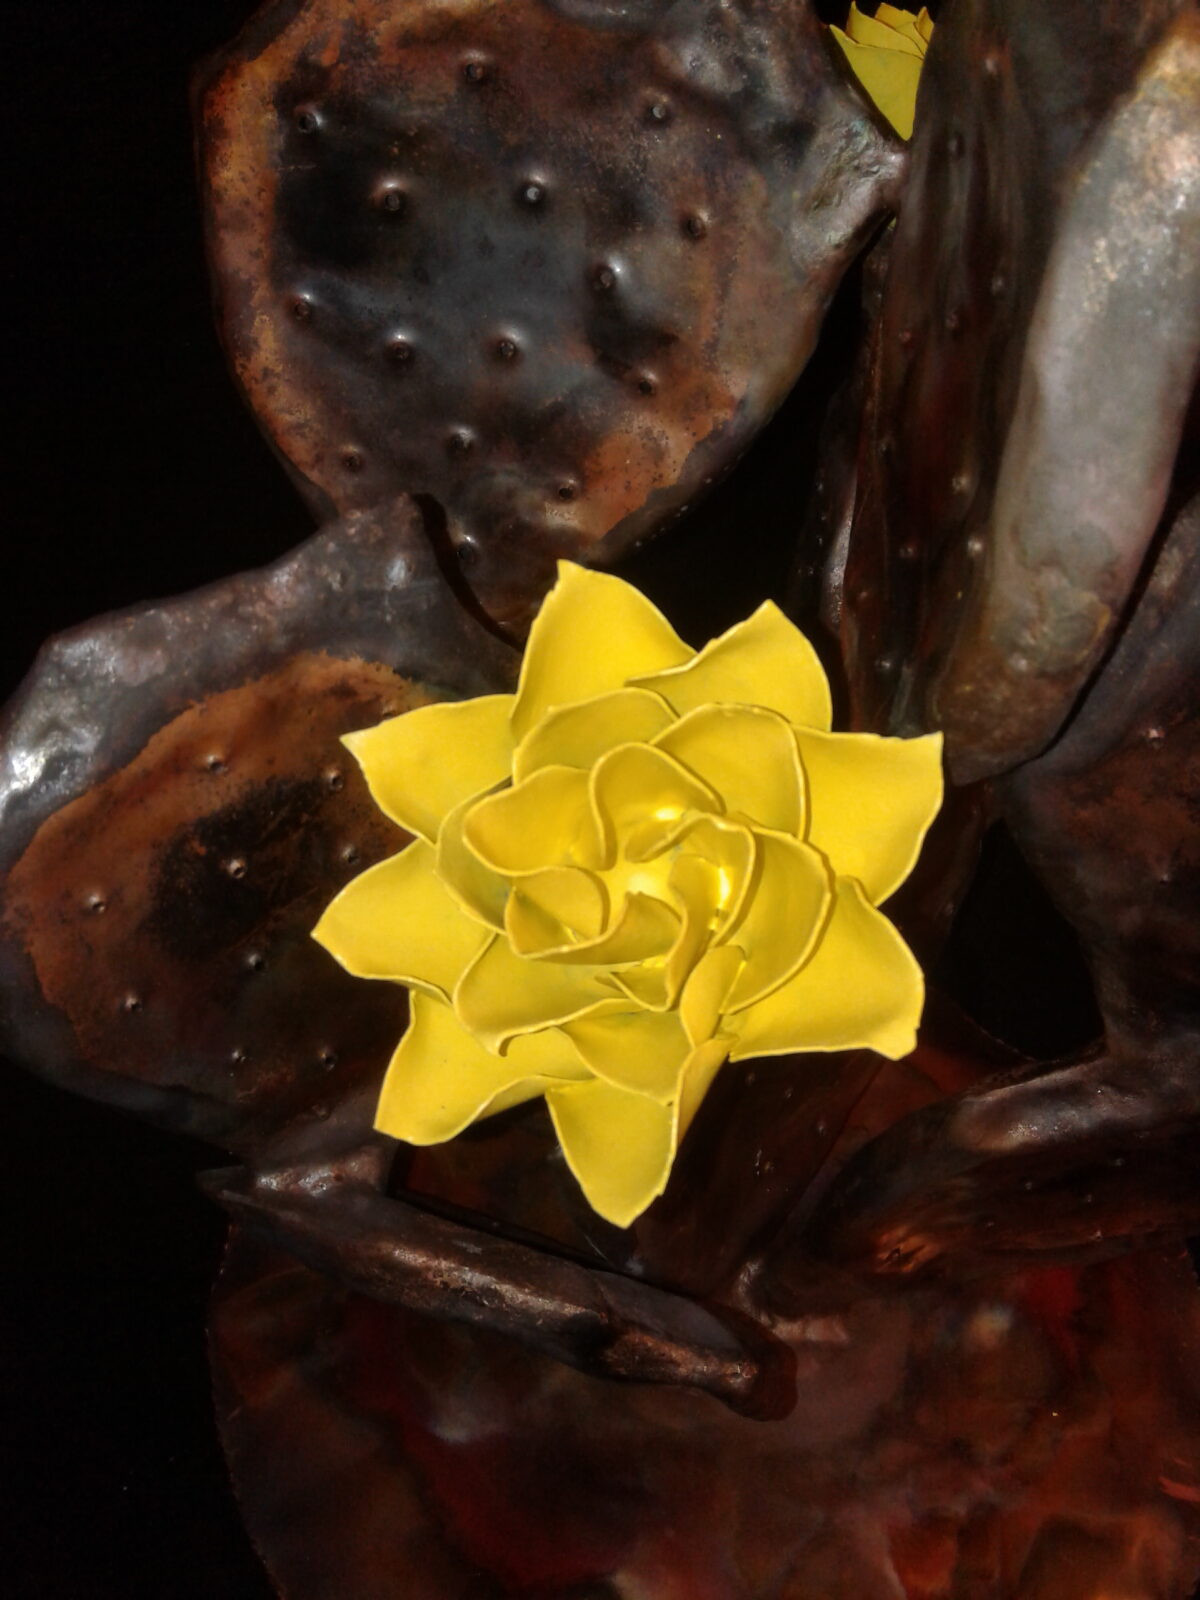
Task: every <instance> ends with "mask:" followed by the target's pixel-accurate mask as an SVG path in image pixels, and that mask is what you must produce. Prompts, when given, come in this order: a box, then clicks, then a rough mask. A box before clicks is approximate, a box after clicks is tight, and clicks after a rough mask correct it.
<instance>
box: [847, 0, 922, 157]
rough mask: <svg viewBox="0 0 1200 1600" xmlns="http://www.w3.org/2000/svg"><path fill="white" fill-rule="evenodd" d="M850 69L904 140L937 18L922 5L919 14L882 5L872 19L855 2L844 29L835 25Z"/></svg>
mask: <svg viewBox="0 0 1200 1600" xmlns="http://www.w3.org/2000/svg"><path fill="white" fill-rule="evenodd" d="M830 32H831V33H832V34H833V37H834V38H835V39H836V40H837V42H838V44H839V45H840V46H841V48H842V51H843V53H844V54H845V57H846V60H847V61H848V62H849V63H850V70H851V71H852V72H853V73H854V76H855V77H856V78H857V79H858V81H859V82H860V83H861V84H862V86H863V88H864V89H865V90H866V92H867V93H868V94H869V95H870V97H871V99H872V101H873V102H874V103H875V105H876V106H878V107H879V109H880V111H882V112H883V115H884V116H885V117H886V118H887V120H888V121H889V122H890V123H891V125H892V127H893V128H895V130H896V132H897V133H898V134H899V135H900V137H901V138H902V139H911V138H912V131H913V116H914V114H915V112H916V106H917V84H918V83H919V82H920V79H921V68H922V66H923V65H924V62H925V51H926V50H927V49H928V47H929V41H930V39H931V38H932V37H933V22H932V20H931V19H930V16H929V12H928V11H927V10H926V9H925V7H924V6H922V7H921V9H920V11H919V12H918V13H917V15H916V16H913V14H912V12H911V11H902V10H900V8H899V7H898V6H890V5H886V4H881V5H880V6H879V7H878V9H877V10H876V12H875V15H874V16H873V17H869V16H867V15H866V13H865V12H863V11H860V10H859V9H858V7H857V5H854V4H853V3H852V4H851V6H850V15H849V17H847V19H846V31H845V32H844V33H843V32H842V30H841V28H831V29H830Z"/></svg>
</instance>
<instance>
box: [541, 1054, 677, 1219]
mask: <svg viewBox="0 0 1200 1600" xmlns="http://www.w3.org/2000/svg"><path fill="white" fill-rule="evenodd" d="M546 1104H547V1105H548V1106H549V1107H550V1115H551V1117H552V1118H553V1119H554V1128H555V1131H556V1133H557V1134H558V1140H559V1143H560V1144H561V1145H562V1150H563V1155H564V1156H565V1157H566V1160H567V1165H568V1166H569V1167H570V1169H571V1171H572V1172H573V1173H574V1174H575V1177H576V1178H577V1179H578V1182H579V1186H580V1188H581V1189H582V1190H583V1192H584V1194H585V1195H586V1196H587V1199H588V1204H589V1205H590V1206H591V1207H592V1210H593V1211H598V1212H599V1213H600V1215H601V1216H602V1217H605V1218H607V1220H608V1221H609V1222H612V1223H615V1225H616V1226H617V1227H618V1228H627V1227H628V1226H629V1224H630V1223H631V1222H632V1221H633V1220H634V1218H635V1217H637V1216H640V1215H641V1213H642V1212H643V1211H644V1210H645V1209H646V1207H647V1206H648V1205H649V1204H650V1202H651V1201H652V1200H654V1199H656V1198H657V1196H658V1195H660V1194H661V1193H662V1192H663V1190H664V1189H665V1188H666V1186H667V1179H668V1178H669V1177H670V1175H671V1164H672V1162H673V1161H674V1159H675V1150H676V1146H677V1144H678V1137H677V1111H676V1106H675V1105H674V1104H673V1103H671V1104H667V1105H661V1104H659V1102H658V1101H656V1100H651V1099H649V1098H648V1097H647V1096H646V1095H641V1094H630V1093H628V1092H627V1091H626V1090H624V1089H618V1088H615V1087H614V1086H613V1085H612V1084H610V1083H604V1082H602V1081H600V1080H599V1079H597V1080H595V1081H594V1082H592V1083H580V1084H572V1085H571V1086H570V1087H567V1088H561V1089H560V1088H551V1089H548V1090H547V1091H546Z"/></svg>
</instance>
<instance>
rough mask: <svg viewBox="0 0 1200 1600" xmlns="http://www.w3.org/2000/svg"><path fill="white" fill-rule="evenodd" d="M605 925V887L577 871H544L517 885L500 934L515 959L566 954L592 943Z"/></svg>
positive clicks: (587, 874) (509, 902) (534, 873)
mask: <svg viewBox="0 0 1200 1600" xmlns="http://www.w3.org/2000/svg"><path fill="white" fill-rule="evenodd" d="M607 921H608V895H607V894H606V893H605V891H604V885H603V884H602V883H601V882H600V880H599V879H598V878H596V877H593V875H592V874H591V873H590V872H584V871H583V870H582V869H581V868H579V867H547V868H546V869H545V871H543V872H531V873H530V874H529V875H528V876H527V877H523V878H521V879H519V880H518V882H517V883H516V884H514V886H513V891H512V893H511V894H510V895H509V897H508V905H507V906H506V907H505V910H504V930H505V932H506V933H507V934H508V938H509V943H510V944H511V945H512V947H513V949H514V950H515V951H516V952H517V954H518V955H519V956H537V955H545V954H547V953H548V952H549V951H554V950H561V949H564V948H566V949H570V948H571V947H572V946H573V945H575V944H577V943H578V942H579V941H580V940H595V939H598V938H599V937H600V935H601V934H602V933H603V932H604V925H605V923H606V922H607Z"/></svg>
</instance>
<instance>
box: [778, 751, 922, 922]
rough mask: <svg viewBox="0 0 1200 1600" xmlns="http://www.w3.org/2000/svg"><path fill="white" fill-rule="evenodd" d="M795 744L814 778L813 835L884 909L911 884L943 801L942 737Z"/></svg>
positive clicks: (845, 874) (820, 847)
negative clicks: (904, 885)
mask: <svg viewBox="0 0 1200 1600" xmlns="http://www.w3.org/2000/svg"><path fill="white" fill-rule="evenodd" d="M796 743H797V746H798V748H799V751H800V759H801V761H802V762H803V763H804V770H805V773H806V775H807V777H808V794H809V802H808V806H809V821H808V830H807V834H806V837H807V839H808V842H809V844H811V845H813V846H815V848H816V849H818V850H820V851H821V853H822V854H823V855H825V856H827V857H828V858H829V861H830V863H831V865H832V867H833V870H834V872H835V873H836V874H837V875H838V876H839V877H842V878H857V879H858V881H859V882H860V883H861V884H862V886H863V888H864V889H865V890H866V891H867V898H868V899H869V900H871V901H872V902H873V903H874V904H876V905H878V904H879V902H880V901H881V900H886V899H887V897H888V895H890V894H892V893H893V891H894V890H896V889H898V888H899V886H900V885H901V884H902V883H903V882H904V880H905V878H907V877H908V875H909V873H910V872H911V871H912V869H913V867H914V866H915V865H916V861H917V857H918V856H919V855H920V853H921V843H922V841H923V840H924V838H925V834H926V832H927V831H928V828H929V825H930V823H931V822H932V821H933V819H934V817H936V816H937V814H938V809H939V807H940V806H941V803H942V736H941V734H940V733H931V734H926V735H925V737H924V738H920V739H886V738H881V737H880V736H879V735H877V734H873V733H813V732H812V731H811V730H809V729H798V730H797V732H796Z"/></svg>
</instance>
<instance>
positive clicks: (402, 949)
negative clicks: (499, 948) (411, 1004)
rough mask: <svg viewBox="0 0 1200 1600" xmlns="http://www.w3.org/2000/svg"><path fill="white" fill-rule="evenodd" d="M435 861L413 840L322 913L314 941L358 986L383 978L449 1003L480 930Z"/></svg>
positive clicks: (482, 934)
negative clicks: (362, 980) (414, 986)
mask: <svg viewBox="0 0 1200 1600" xmlns="http://www.w3.org/2000/svg"><path fill="white" fill-rule="evenodd" d="M434 859H435V857H434V849H433V846H432V845H431V844H426V843H425V841H424V840H423V839H414V841H413V842H412V844H410V845H409V846H408V848H407V849H405V850H401V852H400V854H399V855H396V856H390V857H389V858H388V859H387V860H386V861H381V862H379V863H378V865H377V866H374V867H370V868H369V869H368V870H367V871H366V872H363V873H360V874H359V876H358V877H357V878H353V879H351V881H350V882H349V883H348V884H347V885H346V887H345V888H344V889H343V890H342V892H341V893H340V894H339V895H338V896H337V897H336V899H334V900H333V901H331V903H330V904H329V905H328V906H326V908H325V913H324V915H323V916H322V918H321V920H320V921H319V922H318V923H317V925H316V927H315V928H314V929H313V938H314V939H316V941H317V942H318V944H322V945H324V946H325V948H326V950H328V951H329V953H330V955H332V956H334V957H335V958H336V959H337V960H338V961H340V962H341V964H342V966H343V967H345V968H346V970H347V972H352V973H354V975H355V976H356V977H358V978H390V979H391V980H392V981H393V982H397V983H412V984H417V985H419V986H420V987H421V988H424V989H433V990H436V991H437V992H438V993H439V994H441V995H443V996H444V997H446V998H449V996H450V995H451V994H452V993H453V991H454V986H455V984H456V983H457V982H458V980H459V978H460V977H461V976H462V974H463V973H464V971H465V970H466V969H467V967H468V966H470V964H471V962H472V961H474V959H475V957H476V956H477V955H478V954H479V952H480V950H481V949H482V947H483V944H484V942H485V941H486V939H487V930H486V929H485V928H481V927H480V925H479V924H478V922H474V921H472V919H471V918H470V917H468V916H467V915H466V914H465V913H464V911H463V909H462V907H461V906H460V905H459V904H458V902H457V901H456V900H455V899H454V897H453V896H452V895H451V894H449V893H448V892H447V890H446V887H445V885H444V884H443V883H442V882H441V880H440V879H439V878H438V875H437V872H436V871H435V869H434Z"/></svg>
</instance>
